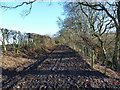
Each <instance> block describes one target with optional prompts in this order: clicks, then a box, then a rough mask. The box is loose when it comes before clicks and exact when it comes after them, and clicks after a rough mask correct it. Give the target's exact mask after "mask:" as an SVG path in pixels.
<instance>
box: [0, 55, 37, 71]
mask: <svg viewBox="0 0 120 90" xmlns="http://www.w3.org/2000/svg"><path fill="white" fill-rule="evenodd" d="M0 62H1V63H2V64H1V65H0V67H2V68H3V69H9V70H13V69H14V68H17V67H23V66H25V65H27V64H30V63H33V62H35V60H33V59H27V58H22V57H16V58H15V57H12V56H3V57H1V58H0Z"/></svg>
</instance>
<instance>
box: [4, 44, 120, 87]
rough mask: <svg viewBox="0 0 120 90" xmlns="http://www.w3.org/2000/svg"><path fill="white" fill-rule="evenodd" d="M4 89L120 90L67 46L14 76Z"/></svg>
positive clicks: (57, 49) (116, 82)
mask: <svg viewBox="0 0 120 90" xmlns="http://www.w3.org/2000/svg"><path fill="white" fill-rule="evenodd" d="M3 86H4V87H3V88H6V87H8V88H14V89H15V88H38V89H42V88H45V89H47V88H52V89H55V88H75V89H76V88H120V82H119V81H117V80H115V79H111V78H108V77H107V76H105V75H103V74H102V73H100V72H99V71H95V70H93V69H91V68H90V66H89V65H88V64H87V63H86V62H85V61H83V60H82V58H81V57H80V56H79V55H78V54H77V53H76V52H75V51H73V50H72V49H70V48H69V47H67V46H57V47H56V48H55V50H53V52H52V53H51V54H50V55H49V56H48V57H47V58H45V59H44V60H43V62H41V63H38V64H35V65H33V66H32V67H31V68H29V69H27V70H26V71H23V72H21V73H18V74H16V75H14V76H13V77H12V78H11V80H10V79H9V80H8V82H6V83H5V84H4V85H3Z"/></svg>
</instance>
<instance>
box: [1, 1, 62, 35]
mask: <svg viewBox="0 0 120 90" xmlns="http://www.w3.org/2000/svg"><path fill="white" fill-rule="evenodd" d="M17 3H18V2H6V3H5V4H7V5H13V6H14V5H15V4H17ZM19 3H20V2H19ZM26 9H27V6H26V5H24V6H22V7H19V8H17V9H7V10H6V9H0V27H2V28H7V29H10V30H16V31H21V32H27V33H28V32H30V33H37V34H40V35H53V34H55V33H57V32H58V31H59V30H60V29H59V27H58V25H57V22H56V21H57V20H58V17H61V18H64V16H63V15H62V14H63V7H62V5H60V4H58V2H52V3H51V4H50V2H35V3H33V8H32V11H31V13H30V14H29V15H28V16H24V15H22V14H23V12H24V11H25V10H26Z"/></svg>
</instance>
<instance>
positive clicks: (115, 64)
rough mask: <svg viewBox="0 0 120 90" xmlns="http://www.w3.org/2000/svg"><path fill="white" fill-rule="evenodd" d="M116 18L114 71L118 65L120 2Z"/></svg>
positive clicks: (119, 57)
mask: <svg viewBox="0 0 120 90" xmlns="http://www.w3.org/2000/svg"><path fill="white" fill-rule="evenodd" d="M117 16H118V17H117V18H118V26H116V37H115V49H114V54H113V58H112V61H113V67H114V69H116V70H117V69H118V68H119V67H118V63H119V62H120V1H119V2H118V8H117Z"/></svg>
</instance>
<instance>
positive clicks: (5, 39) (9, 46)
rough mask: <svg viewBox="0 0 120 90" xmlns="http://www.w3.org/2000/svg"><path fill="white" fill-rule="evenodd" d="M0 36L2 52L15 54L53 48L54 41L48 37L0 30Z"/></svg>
mask: <svg viewBox="0 0 120 90" xmlns="http://www.w3.org/2000/svg"><path fill="white" fill-rule="evenodd" d="M0 30H1V31H0V33H1V35H2V40H1V41H2V47H3V52H4V53H7V51H8V52H9V51H14V52H15V53H16V54H19V53H21V52H22V51H25V50H27V51H29V50H31V51H34V50H44V51H45V49H46V48H47V47H50V46H53V45H54V41H53V39H52V38H50V37H49V36H41V35H39V34H34V33H21V32H20V31H14V30H8V29H5V28H1V29H0Z"/></svg>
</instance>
